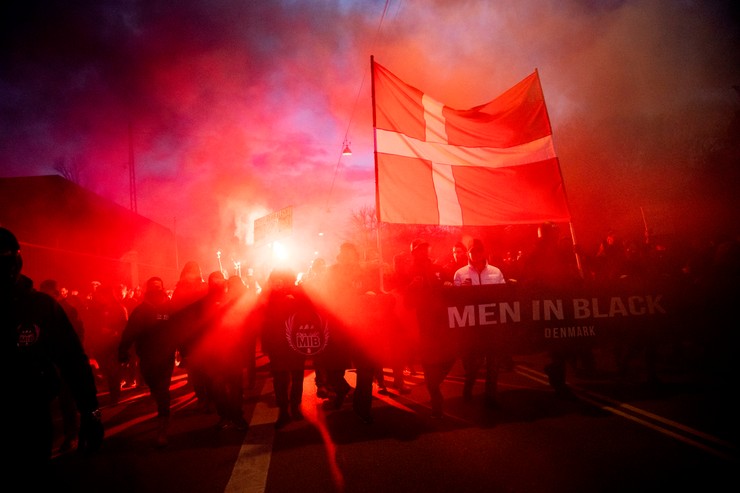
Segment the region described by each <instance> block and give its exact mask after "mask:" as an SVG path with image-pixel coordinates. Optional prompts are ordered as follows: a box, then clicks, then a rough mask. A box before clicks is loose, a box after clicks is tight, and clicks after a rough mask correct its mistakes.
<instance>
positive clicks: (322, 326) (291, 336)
mask: <svg viewBox="0 0 740 493" xmlns="http://www.w3.org/2000/svg"><path fill="white" fill-rule="evenodd" d="M285 338H286V339H287V340H288V344H289V345H290V347H291V349H292V350H293V351H295V352H297V353H300V354H302V355H303V356H316V355H317V354H319V353H321V352H322V351H323V350H324V349H326V345H327V344H328V342H329V323H328V322H327V321H326V320H324V319H323V318H322V317H321V316H319V314H318V313H316V312H314V311H313V310H305V311H300V312H296V313H293V314H292V315H291V316H289V317H288V318H287V319H286V320H285Z"/></svg>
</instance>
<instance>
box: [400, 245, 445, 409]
mask: <svg viewBox="0 0 740 493" xmlns="http://www.w3.org/2000/svg"><path fill="white" fill-rule="evenodd" d="M429 249H430V245H429V242H427V241H426V240H422V239H418V238H417V239H415V240H414V241H412V242H411V246H410V251H411V264H410V265H409V266H408V269H407V270H406V282H405V283H404V284H403V290H404V294H405V296H404V298H405V300H404V301H405V303H407V305H408V306H410V307H411V308H412V309H413V310H414V311H415V313H416V322H417V324H418V328H419V358H420V360H421V366H422V368H423V369H424V383H425V385H426V387H427V391H428V392H429V397H430V399H431V406H432V417H433V418H441V417H442V416H443V409H442V408H443V404H444V396H443V395H442V391H441V390H440V386H441V384H442V382H443V381H444V379H445V378H446V377H447V375H448V374H449V373H450V370H451V369H452V366H453V365H454V363H455V359H456V355H455V345H454V344H453V341H451V340H450V339H449V331H446V330H445V329H444V328H440V326H439V323H438V322H437V320H438V317H439V313H438V312H439V310H438V308H439V307H440V306H441V303H440V301H441V296H440V295H441V292H442V286H443V285H444V280H443V277H442V269H441V267H440V266H439V265H437V264H435V263H434V262H432V259H431V258H430V256H429Z"/></svg>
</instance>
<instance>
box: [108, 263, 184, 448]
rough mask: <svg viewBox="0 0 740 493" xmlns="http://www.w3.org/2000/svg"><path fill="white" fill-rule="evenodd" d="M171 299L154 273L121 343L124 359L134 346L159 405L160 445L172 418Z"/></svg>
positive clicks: (142, 369)
mask: <svg viewBox="0 0 740 493" xmlns="http://www.w3.org/2000/svg"><path fill="white" fill-rule="evenodd" d="M170 315H171V305H170V299H169V297H168V296H167V292H166V291H165V287H164V282H163V281H162V279H161V278H159V277H151V278H149V279H148V280H147V282H146V287H145V291H144V299H143V301H142V303H141V304H139V306H137V307H136V308H134V311H133V312H132V313H131V317H129V320H128V323H127V324H126V328H125V329H124V331H123V335H122V336H121V342H120V344H119V346H118V358H119V361H120V362H121V363H127V362H128V361H129V349H130V348H131V346H132V345H133V346H134V349H135V350H136V354H137V356H138V357H139V367H140V369H141V376H142V378H143V379H144V382H145V383H146V384H147V385H148V386H149V392H150V393H151V396H152V398H153V399H154V402H155V403H156V405H157V438H156V443H157V445H158V446H160V447H163V446H165V445H167V441H168V438H167V428H168V426H169V419H170V383H171V380H172V373H173V371H174V368H175V349H176V339H175V334H174V333H173V329H172V324H171V320H170Z"/></svg>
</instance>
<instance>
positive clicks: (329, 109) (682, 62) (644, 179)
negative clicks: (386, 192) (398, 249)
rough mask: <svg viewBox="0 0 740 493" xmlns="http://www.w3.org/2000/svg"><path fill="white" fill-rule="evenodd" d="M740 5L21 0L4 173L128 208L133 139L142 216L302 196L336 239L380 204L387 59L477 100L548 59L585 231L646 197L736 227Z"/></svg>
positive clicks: (175, 220)
mask: <svg viewBox="0 0 740 493" xmlns="http://www.w3.org/2000/svg"><path fill="white" fill-rule="evenodd" d="M734 4H735V2H733V1H729V0H728V1H720V0H697V1H688V0H625V1H617V0H611V1H597V0H519V1H516V2H491V1H488V0H469V1H464V0H461V1H454V2H451V1H447V0H437V1H431V0H403V1H399V0H389V1H387V2H386V1H385V0H357V1H350V0H342V1H332V0H326V1H316V0H307V1H300V0H293V1H287V0H286V1H278V0H275V1H256V0H255V1H247V0H208V1H205V0H200V1H197V0H179V1H175V2H173V1H159V0H141V1H132V0H95V1H92V0H80V1H75V2H69V1H62V0H59V1H36V0H22V1H16V0H10V1H6V2H3V6H2V7H0V24H1V26H2V28H1V29H0V36H1V37H2V38H1V40H2V41H1V51H0V112H1V113H0V114H1V115H2V116H1V118H0V125H2V127H1V128H0V176H25V175H44V174H56V173H57V171H55V167H59V165H60V164H61V165H64V166H66V167H67V168H68V169H71V170H73V171H74V172H75V173H77V175H78V182H79V183H80V184H81V185H83V186H85V187H87V188H89V189H91V190H93V191H95V192H97V193H99V194H101V195H103V196H105V197H108V198H110V199H112V200H114V201H116V202H118V203H119V204H121V205H123V206H125V207H129V206H130V198H131V188H130V186H129V183H130V180H129V167H128V163H129V143H130V142H131V143H132V144H133V156H134V162H135V171H136V199H137V209H138V212H139V213H140V214H142V215H144V216H147V217H149V218H151V219H153V220H155V221H157V222H159V223H161V224H163V225H165V226H167V227H170V228H172V227H176V228H177V230H178V232H180V233H184V234H187V235H191V236H196V235H197V236H198V237H200V238H203V239H204V241H206V240H208V241H211V242H213V244H214V245H218V244H219V242H224V241H227V239H228V238H231V237H232V236H236V237H238V238H240V239H241V240H242V241H244V242H251V228H252V221H253V220H254V219H255V218H257V217H260V216H263V215H265V214H267V213H269V212H271V211H274V210H278V209H281V208H283V207H286V206H289V205H290V206H294V207H295V220H296V221H297V222H298V223H300V224H301V225H302V228H303V229H305V234H306V235H308V236H309V237H310V236H311V235H315V234H316V233H317V232H318V231H319V230H326V231H327V232H328V233H329V235H330V236H329V238H332V241H333V240H334V239H336V240H337V242H338V241H339V239H340V238H341V237H342V235H343V233H342V231H343V230H344V229H346V228H345V224H346V223H347V219H348V217H349V215H350V213H351V212H352V211H356V210H359V209H360V208H363V207H374V205H375V204H374V197H375V188H374V187H375V181H374V170H373V166H374V164H373V129H372V117H371V115H372V113H371V111H372V108H371V101H370V80H369V68H370V56H371V55H374V56H375V60H376V61H377V62H378V63H380V64H382V65H384V66H385V67H387V68H388V69H389V70H391V71H393V72H394V73H395V74H396V75H398V76H399V77H400V78H402V79H403V80H404V81H406V82H407V83H409V84H411V85H413V86H415V87H417V88H419V89H421V90H422V91H424V92H426V93H427V94H429V95H430V96H432V97H434V98H435V99H437V100H439V101H442V102H444V103H446V104H447V105H450V106H452V107H455V108H459V109H463V108H470V107H472V106H476V105H479V104H482V103H484V102H487V101H489V100H491V99H493V98H495V97H496V96H498V95H499V94H501V93H502V92H503V91H505V90H506V89H508V88H509V87H511V86H512V85H514V84H516V83H517V82H519V81H520V80H521V79H523V78H524V77H526V76H527V75H529V74H530V73H531V72H532V71H533V70H534V69H537V70H538V71H539V74H540V79H541V81H542V86H543V91H544V94H545V100H546V102H547V104H548V109H549V114H550V118H551V121H552V125H553V132H554V139H555V148H556V151H557V152H558V155H559V157H560V161H561V168H562V172H563V177H564V180H565V186H566V191H567V194H568V198H569V201H570V204H571V212H572V214H573V222H574V228H575V231H576V233H577V235H578V236H581V237H582V238H580V239H581V240H583V241H596V240H597V239H598V237H599V236H600V235H602V234H603V233H604V232H606V230H608V229H610V228H614V229H617V230H618V231H621V232H623V233H624V234H625V235H627V234H632V233H634V232H639V231H641V229H642V227H643V222H642V213H645V219H646V220H647V222H648V223H649V226H650V227H651V228H652V229H653V230H654V231H655V232H656V233H658V234H679V233H680V234H683V233H684V232H692V233H693V232H699V229H701V232H702V234H703V233H705V232H706V233H708V234H714V233H716V231H718V230H725V231H729V232H731V233H733V234H734V233H738V230H736V229H734V228H737V227H738V223H737V219H736V218H735V216H737V214H736V212H737V211H738V207H737V205H738V203H737V199H736V198H735V195H736V194H735V190H736V189H737V184H738V183H737V176H738V174H737V171H736V170H737V168H738V150H737V149H738V138H733V135H732V134H731V133H730V132H731V128H732V122H733V118H737V115H738V112H739V111H740V94H739V93H738V91H737V89H736V88H735V87H734V86H738V85H739V84H740V49H738V47H739V46H738V45H739V44H740V43H739V42H738V41H739V39H738V31H739V30H738V18H737V17H733V9H732V8H731V7H732V6H733V5H734ZM737 125H738V122H737V121H735V127H734V128H735V132H736V133H735V137H737ZM129 126H130V128H131V135H132V136H133V138H132V139H131V140H130V139H129ZM345 136H346V138H347V139H348V140H349V141H350V143H351V147H352V151H353V155H352V156H351V157H342V156H341V150H342V144H343V141H344V139H345ZM698 228H699V229H698ZM733 229H734V230H733ZM705 230H706V231H705ZM730 230H732V231H730ZM337 244H338V243H337ZM332 248H334V246H332ZM327 257H330V255H329V254H327Z"/></svg>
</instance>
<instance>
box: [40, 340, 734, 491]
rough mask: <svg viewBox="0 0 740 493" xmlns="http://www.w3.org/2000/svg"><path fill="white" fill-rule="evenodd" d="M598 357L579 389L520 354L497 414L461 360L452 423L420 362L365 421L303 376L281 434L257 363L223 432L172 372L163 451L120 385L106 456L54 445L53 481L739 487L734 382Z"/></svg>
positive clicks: (198, 486)
mask: <svg viewBox="0 0 740 493" xmlns="http://www.w3.org/2000/svg"><path fill="white" fill-rule="evenodd" d="M597 356H598V358H597V364H598V366H597V368H598V369H599V371H598V372H597V374H595V375H593V374H592V375H589V376H588V378H586V377H584V376H579V375H577V374H576V372H574V371H573V370H572V369H571V370H570V371H569V379H568V381H569V384H570V385H571V387H572V388H573V390H574V394H575V397H574V398H573V399H562V398H558V397H557V396H556V395H555V394H554V393H553V392H552V390H551V389H550V388H549V386H548V385H547V382H546V377H545V376H544V374H543V373H542V365H543V363H544V359H543V356H542V355H530V356H522V357H515V366H514V367H513V368H512V369H511V370H508V371H505V372H503V373H502V374H501V376H500V381H499V402H500V406H499V408H498V409H495V410H490V409H486V408H485V407H484V406H483V396H482V392H483V383H482V382H479V383H478V384H477V385H476V388H475V396H474V399H473V401H472V402H465V401H463V399H462V398H461V391H462V379H461V376H462V370H461V368H460V366H459V365H457V366H456V367H455V368H454V369H453V372H452V373H451V374H450V377H449V378H448V379H447V380H446V381H445V383H444V386H443V390H444V393H445V395H446V402H445V413H446V414H445V417H444V418H442V419H434V418H432V417H431V416H430V414H431V413H430V408H429V396H428V393H427V391H426V389H425V387H424V384H423V374H422V373H421V372H420V369H419V373H418V374H416V375H413V376H411V375H410V376H408V383H409V385H410V386H411V388H412V392H411V393H410V394H409V395H403V396H401V395H398V394H391V395H390V396H385V395H379V394H377V393H376V394H375V399H374V402H373V415H374V422H373V423H371V424H365V423H363V422H362V421H361V420H360V419H359V417H358V416H356V415H355V414H354V412H353V411H352V406H351V399H348V400H347V401H346V402H345V403H344V405H343V407H342V408H341V409H340V410H334V409H330V408H328V406H327V405H326V402H325V401H322V400H320V399H317V398H316V395H315V388H314V385H313V373H312V372H310V371H307V372H306V379H305V381H304V390H305V397H304V405H303V409H304V413H305V416H306V419H305V420H303V421H300V422H292V423H290V424H288V426H286V427H285V428H283V429H281V430H277V431H276V430H275V428H274V421H275V418H276V416H277V409H276V407H275V403H274V394H273V393H272V382H271V379H270V378H269V374H268V373H267V371H266V369H265V367H264V358H262V360H261V361H260V362H261V363H262V366H261V367H260V371H259V374H258V379H257V380H258V381H257V387H256V388H255V389H254V390H253V391H251V392H249V393H248V394H247V399H246V404H245V411H246V413H245V414H246V417H247V419H248V420H249V421H250V427H249V429H248V430H247V431H246V432H243V431H237V430H234V429H227V430H222V431H216V430H215V428H214V425H215V423H216V421H217V418H216V416H215V415H214V414H204V413H202V412H198V411H196V410H195V403H194V401H193V394H192V389H191V388H190V386H189V385H188V383H187V379H186V377H185V375H184V373H183V372H182V371H180V370H179V369H178V370H177V371H176V375H175V377H174V378H173V385H172V389H173V404H172V408H173V413H172V426H171V438H170V444H169V445H168V446H167V447H165V448H163V449H158V448H156V447H155V441H154V439H155V433H154V430H155V423H154V420H153V417H154V414H155V409H154V404H153V402H152V401H151V398H150V397H149V395H148V394H147V392H146V389H145V388H138V389H131V390H125V391H124V397H123V400H122V401H121V402H120V403H118V404H117V405H115V406H105V407H104V408H103V418H104V422H105V425H106V440H105V443H104V447H103V449H102V450H101V451H100V453H99V454H97V455H96V456H93V457H81V456H79V455H78V454H77V453H75V452H72V453H66V454H61V455H58V456H56V457H55V458H54V460H53V466H54V467H53V469H54V474H55V478H54V482H55V483H56V484H57V485H59V488H60V491H62V490H63V491H72V492H75V493H83V492H158V493H164V492H178V493H184V492H237V491H239V492H267V493H281V492H302V493H311V492H321V493H327V492H347V493H350V492H352V493H353V492H381V493H390V492H406V493H412V492H426V493H428V492H458V491H460V492H553V493H555V492H563V493H566V492H567V493H572V492H625V491H630V492H635V491H666V490H668V489H672V488H681V491H690V490H697V491H702V492H719V491H732V492H735V491H740V488H739V487H740V484H739V483H740V479H739V478H738V476H739V475H738V471H740V468H739V466H740V454H739V453H738V438H739V434H738V426H737V417H738V412H737V411H738V405H737V404H736V403H735V401H736V399H735V396H734V394H735V389H736V387H737V384H736V382H734V381H732V380H730V379H723V378H719V379H718V378H715V376H711V377H710V376H708V375H707V374H705V373H703V372H699V371H697V369H696V367H695V365H687V364H685V362H681V364H678V365H675V364H674V365H671V364H664V365H662V366H661V367H660V372H659V376H660V378H661V382H660V383H659V384H655V383H652V384H648V383H647V379H646V378H645V373H644V370H643V368H642V364H641V361H640V359H639V358H637V359H636V360H635V361H634V362H633V365H632V366H631V370H630V371H629V372H628V373H627V374H624V373H619V374H618V373H616V372H614V371H613V370H612V369H610V364H609V363H608V361H609V355H608V354H607V353H604V354H598V355H597ZM386 373H387V374H388V373H389V370H386ZM353 378H354V373H352V372H351V371H350V372H348V373H347V379H348V381H350V383H353ZM389 379H390V377H389ZM376 391H377V389H376ZM106 397H107V396H106V395H101V400H102V402H106Z"/></svg>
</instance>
